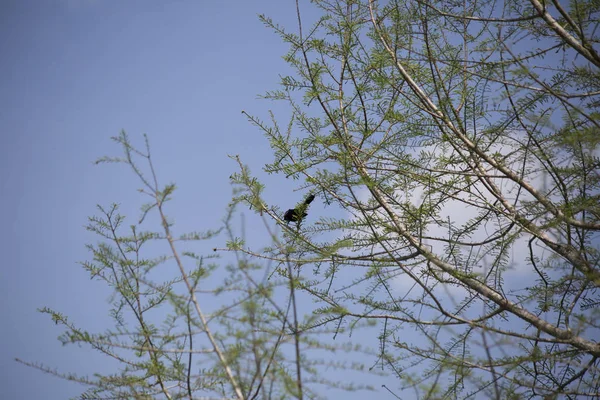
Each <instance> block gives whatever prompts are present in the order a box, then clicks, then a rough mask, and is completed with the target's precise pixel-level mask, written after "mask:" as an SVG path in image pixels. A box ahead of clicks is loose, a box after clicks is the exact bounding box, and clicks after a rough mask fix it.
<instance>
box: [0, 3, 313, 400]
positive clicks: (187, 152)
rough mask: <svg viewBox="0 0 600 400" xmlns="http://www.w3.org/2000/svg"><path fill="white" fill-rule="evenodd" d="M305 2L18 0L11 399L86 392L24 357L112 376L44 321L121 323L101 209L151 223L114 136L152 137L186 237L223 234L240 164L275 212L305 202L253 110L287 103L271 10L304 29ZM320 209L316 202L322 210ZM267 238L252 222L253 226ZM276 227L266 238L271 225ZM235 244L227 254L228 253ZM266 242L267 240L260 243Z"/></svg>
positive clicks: (7, 263) (0, 355) (9, 255)
mask: <svg viewBox="0 0 600 400" xmlns="http://www.w3.org/2000/svg"><path fill="white" fill-rule="evenodd" d="M294 4H295V2H294V1H292V0H285V1H283V0H262V1H242V0H238V1H204V0H195V1H193V0H167V1H153V0H152V1H141V0H128V1H125V2H119V1H108V0H102V1H101V0H37V1H34V0H4V1H2V2H1V4H0V7H1V8H0V51H1V54H2V56H1V59H0V74H1V75H0V76H1V78H0V85H1V86H0V152H1V154H0V185H1V186H0V191H1V196H0V202H1V207H0V210H1V211H0V212H2V221H4V224H5V227H4V229H2V230H0V235H1V238H0V246H1V254H2V267H1V268H0V274H1V279H0V301H1V304H2V308H1V310H2V311H1V318H2V326H3V329H2V330H1V331H0V339H1V340H0V343H1V345H0V370H1V371H2V374H1V375H0V380H1V381H2V388H3V394H2V397H3V398H6V399H32V400H34V399H47V400H54V399H66V398H69V397H70V396H75V395H77V394H78V393H80V392H81V391H82V390H83V389H84V387H82V386H80V385H78V384H73V383H70V382H67V381H64V380H61V379H58V378H56V377H53V376H50V375H47V374H43V373H42V372H39V371H37V370H34V369H31V368H28V367H26V366H24V365H22V364H19V363H17V362H15V361H14V358H15V357H18V358H20V359H23V360H26V361H31V362H40V363H43V364H44V365H46V366H48V367H51V368H57V369H58V370H59V371H62V372H70V371H76V372H78V373H80V374H86V373H91V372H94V371H96V370H99V371H102V372H108V371H109V370H110V367H111V364H110V363H109V362H107V359H106V358H105V357H102V356H100V355H98V354H96V353H94V352H92V351H89V350H88V349H87V348H78V347H77V346H67V347H62V345H61V344H60V343H59V342H58V341H57V340H56V338H57V336H58V335H59V334H60V333H62V329H61V328H60V327H58V326H55V325H54V324H53V323H52V321H51V320H50V318H49V317H48V316H47V315H43V314H41V313H39V312H37V311H36V309H38V308H41V307H50V308H52V309H55V310H57V311H60V312H62V313H64V314H65V315H68V316H69V317H70V319H71V320H72V321H74V322H76V323H77V324H80V325H81V326H83V327H85V328H87V329H89V330H90V331H92V332H97V331H101V330H103V328H105V327H106V326H111V325H110V323H111V321H110V320H109V319H108V317H107V312H106V310H107V303H106V301H107V299H108V298H109V296H110V291H109V290H108V289H107V288H106V287H105V286H104V284H102V283H100V282H96V281H92V280H90V278H89V275H88V273H87V272H85V271H84V270H83V269H82V268H81V267H80V266H79V265H78V264H77V263H78V261H84V260H88V259H89V258H90V257H89V253H88V252H87V251H86V249H85V247H84V246H85V244H86V243H95V242H96V238H95V237H94V236H93V235H92V234H90V233H88V232H86V231H85V229H84V226H85V224H86V222H87V217H88V216H90V215H94V214H96V209H95V206H96V204H101V205H105V206H106V205H108V204H110V203H111V202H117V203H121V204H122V209H121V212H122V213H123V214H125V215H128V216H132V217H134V218H135V217H137V216H138V215H139V212H138V207H139V205H140V204H141V203H142V202H143V201H144V199H143V198H142V197H141V195H140V194H139V193H137V191H136V189H137V188H139V186H140V185H139V183H138V181H137V180H136V179H135V177H134V176H133V175H132V174H131V173H130V172H129V171H128V170H127V169H126V167H125V166H122V165H121V166H120V165H112V164H111V165H100V166H97V165H94V163H93V161H94V160H96V159H97V158H99V157H101V156H104V155H113V156H117V155H120V149H119V148H118V146H116V145H115V144H114V143H113V142H112V141H111V140H110V137H111V136H116V135H118V133H119V131H120V130H122V129H124V130H125V131H127V132H128V134H129V135H130V137H131V139H132V141H134V142H135V143H137V144H138V145H139V144H142V143H143V142H142V134H143V133H147V134H148V135H149V138H150V141H151V145H152V148H153V159H154V162H155V165H156V167H157V169H158V174H159V178H160V179H161V181H162V183H163V184H166V183H169V182H175V183H176V184H177V186H178V190H177V192H176V196H175V197H176V200H175V201H174V202H173V203H172V204H171V207H170V209H169V215H170V216H171V217H172V218H173V219H174V220H175V221H176V222H177V228H178V229H179V232H183V231H186V230H205V229H209V228H214V227H218V226H219V223H220V220H221V219H222V217H223V215H224V213H225V207H226V205H227V202H228V201H229V200H230V198H231V186H230V184H229V176H230V175H231V173H233V172H235V171H237V166H236V164H235V162H233V161H232V160H231V159H230V158H228V157H227V155H228V154H230V155H234V154H240V156H241V157H242V160H243V161H244V162H245V163H247V164H248V165H250V167H251V168H252V171H253V172H255V173H258V174H259V176H260V177H261V179H264V182H265V183H267V188H266V190H265V196H266V197H267V198H268V199H269V201H270V202H271V203H273V204H281V207H284V206H285V205H286V204H291V205H293V204H295V203H296V202H297V201H298V200H299V198H298V196H300V194H298V193H294V192H293V189H294V188H295V184H294V182H290V181H289V180H287V181H286V180H285V178H284V177H282V176H265V175H266V174H264V173H263V174H261V173H260V168H261V166H262V165H263V164H264V163H265V162H268V161H270V156H271V152H270V149H269V146H268V142H267V141H266V140H265V139H264V137H263V136H262V134H261V133H260V132H259V131H258V129H257V128H255V127H253V126H252V125H251V124H250V123H248V121H247V119H246V117H244V115H242V113H241V111H242V110H246V111H247V112H249V113H250V114H254V115H257V116H259V117H261V118H263V119H267V118H268V110H269V109H272V110H274V111H275V112H276V113H278V115H282V116H285V115H287V111H286V110H285V109H278V107H281V106H278V105H277V104H274V103H271V102H268V101H265V100H259V99H258V96H259V95H260V94H262V93H264V92H265V91H266V90H270V89H275V88H277V83H278V81H279V77H278V76H279V74H285V73H286V71H287V67H286V64H285V62H284V61H283V60H282V58H281V57H282V56H283V55H284V54H285V52H286V51H287V47H286V45H285V44H284V43H283V42H282V41H281V40H280V39H279V37H278V36H277V35H276V34H275V33H273V32H272V31H271V30H270V29H269V28H267V27H265V26H264V25H263V24H262V23H261V22H260V21H259V19H258V17H257V15H258V14H261V13H264V14H267V15H268V16H271V17H272V18H273V19H274V20H276V21H277V22H279V23H281V24H282V25H284V26H287V27H290V29H292V30H293V29H295V26H296V25H295V23H296V14H295V5H294ZM318 207H319V205H317V204H315V207H313V209H314V210H318ZM248 230H249V231H250V232H248V234H249V236H252V235H251V234H252V232H251V230H252V227H248ZM260 231H261V232H264V228H262V229H261V230H260ZM220 240H221V242H218V241H217V243H213V244H217V245H221V246H224V240H225V239H224V238H222V239H220ZM257 240H260V238H257Z"/></svg>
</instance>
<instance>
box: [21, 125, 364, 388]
mask: <svg viewBox="0 0 600 400" xmlns="http://www.w3.org/2000/svg"><path fill="white" fill-rule="evenodd" d="M113 139H114V140H115V142H117V143H118V144H119V145H120V146H121V147H122V150H123V156H122V157H104V158H101V159H99V160H98V163H105V162H111V163H123V164H125V165H126V166H128V167H129V168H130V169H131V170H132V171H133V172H134V173H135V175H136V176H137V177H138V178H139V180H140V182H141V184H142V189H140V192H141V193H142V194H144V195H146V196H148V198H149V199H150V201H149V203H147V204H145V205H143V206H142V207H141V216H140V218H139V220H138V221H137V222H136V223H133V224H131V225H129V226H126V225H125V216H123V215H121V214H119V207H118V205H117V204H112V205H110V206H108V207H102V206H98V210H99V215H98V216H94V217H90V218H89V224H88V225H87V229H88V230H89V231H91V232H93V233H95V234H96V235H98V236H99V237H100V238H101V240H102V242H100V243H99V244H97V245H89V246H88V249H89V251H90V253H91V255H92V257H93V260H92V261H85V262H82V263H81V265H82V266H83V268H85V269H86V270H87V271H88V272H89V273H90V276H91V277H92V279H95V280H98V281H100V282H103V283H105V284H106V285H108V286H109V287H111V288H112V289H113V291H114V294H113V296H112V297H111V309H110V316H111V318H112V320H113V321H114V328H107V330H106V331H104V332H101V333H92V332H88V331H87V330H85V329H84V328H81V327H79V326H78V325H77V324H76V323H74V322H72V321H71V320H69V318H68V317H67V316H65V315H63V314H62V313H60V312H59V311H55V310H52V309H49V308H44V309H41V310H40V311H41V312H42V313H46V314H48V315H50V317H51V318H52V320H53V321H54V322H55V323H56V324H59V325H61V326H62V327H64V329H65V331H64V334H62V335H61V336H60V338H59V339H60V340H61V342H62V343H63V344H80V345H81V344H83V345H87V346H89V347H90V348H92V349H94V350H97V351H99V352H100V353H102V354H104V355H106V356H107V357H109V358H111V359H112V360H113V361H115V362H116V364H117V366H118V368H119V371H118V372H114V373H111V374H108V375H106V374H95V376H94V377H88V376H81V375H79V374H76V373H64V372H60V371H56V370H54V369H51V368H48V367H46V366H44V365H43V364H39V363H31V362H25V361H21V360H17V361H20V362H22V363H24V364H26V365H29V366H32V367H34V368H37V369H40V370H42V371H44V372H47V373H50V374H52V375H55V376H58V377H61V378H64V379H67V380H71V381H75V382H79V383H82V384H84V385H86V386H89V389H87V390H86V391H85V392H83V393H82V394H81V396H80V398H81V399H139V400H142V399H153V398H166V399H198V398H203V399H208V398H227V399H232V398H235V399H288V398H299V399H302V398H304V397H310V398H319V397H320V393H321V391H320V390H318V387H319V386H320V387H326V388H332V389H340V390H359V389H369V385H367V384H360V383H354V382H339V381H336V380H334V379H332V378H331V374H329V373H328V372H327V370H332V369H337V370H345V371H353V370H358V371H360V369H361V365H360V364H358V363H356V364H353V365H344V364H342V363H337V364H334V363H329V362H327V360H326V358H323V356H322V355H321V356H320V357H317V356H316V354H315V353H316V352H319V351H320V352H325V354H333V353H335V352H336V351H340V350H343V351H344V352H351V353H359V352H361V353H364V352H365V350H362V349H360V348H357V347H355V348H350V347H348V344H347V343H330V342H326V341H323V340H321V336H322V334H323V333H326V331H321V332H317V331H313V332H301V331H300V328H299V326H300V324H301V323H302V321H303V319H306V320H307V321H306V322H307V323H310V321H312V319H311V316H310V315H305V313H304V312H303V311H302V310H300V309H299V306H298V304H297V301H296V290H297V289H296V287H295V278H294V277H293V276H292V264H291V263H287V264H286V266H285V268H287V270H285V271H283V270H281V269H280V268H272V267H271V266H270V265H261V264H258V263H253V262H251V261H250V260H248V258H247V257H246V256H245V255H244V254H243V253H242V252H241V251H239V250H237V249H238V248H239V247H240V246H241V243H242V242H243V240H242V238H238V237H236V236H235V232H234V226H233V223H232V218H233V216H234V215H235V207H236V204H235V203H232V204H231V205H230V207H229V208H228V210H227V214H226V218H225V220H224V226H223V228H221V229H219V230H209V231H206V232H191V233H187V234H182V235H177V236H176V234H175V228H174V222H173V221H171V220H170V218H169V217H168V215H167V203H168V201H169V200H171V198H172V196H173V193H174V191H175V185H174V184H168V185H166V186H164V187H163V188H161V186H160V185H159V183H158V180H157V176H156V174H155V170H154V166H153V164H152V160H151V154H150V146H149V143H148V140H147V138H146V146H145V148H144V149H139V148H136V147H134V145H133V144H132V142H131V141H130V139H129V137H128V136H127V134H126V133H125V132H121V134H120V135H119V136H118V137H114V138H113ZM140 160H141V161H142V164H141V165H140V162H139V161H140ZM152 217H154V218H155V221H154V224H152V222H149V221H147V219H148V220H149V219H152ZM157 222H158V224H157ZM148 225H150V227H152V226H155V227H157V228H153V229H155V230H148V229H149V228H148ZM221 231H223V232H224V233H226V234H227V237H229V249H231V252H232V254H233V255H234V256H235V257H234V258H233V259H232V260H231V262H230V263H229V264H228V265H227V264H225V263H224V262H222V261H221V262H218V260H217V252H218V250H219V249H217V248H215V249H214V251H213V253H214V254H212V255H209V256H205V255H200V254H197V253H195V252H194V251H191V250H190V249H189V248H188V246H186V242H192V244H195V245H196V246H194V247H197V243H198V242H199V241H204V240H208V239H211V238H214V237H215V236H216V235H218V234H219V233H220V232H221ZM161 242H162V243H166V245H167V248H168V253H166V254H161V255H158V256H157V255H156V254H157V251H159V250H158V249H160V248H161V246H160V244H159V243H161ZM163 248H164V247H163ZM190 264H191V265H190ZM288 276H291V278H290V279H287V277H288Z"/></svg>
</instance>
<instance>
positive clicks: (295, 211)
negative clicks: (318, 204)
mask: <svg viewBox="0 0 600 400" xmlns="http://www.w3.org/2000/svg"><path fill="white" fill-rule="evenodd" d="M314 199H315V195H314V194H310V195H308V197H307V198H306V200H304V203H303V204H302V205H300V206H298V207H296V208H290V209H289V210H287V211H286V212H285V214H283V219H284V221H287V222H298V221H300V220H301V219H302V218H304V217H306V216H307V215H308V214H307V213H306V209H307V208H308V205H309V204H310V203H312V201H313V200H314Z"/></svg>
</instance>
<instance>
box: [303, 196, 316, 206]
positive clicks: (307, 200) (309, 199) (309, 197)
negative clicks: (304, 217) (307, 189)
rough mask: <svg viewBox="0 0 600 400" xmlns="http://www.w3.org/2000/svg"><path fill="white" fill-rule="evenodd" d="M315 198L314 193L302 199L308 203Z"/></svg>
mask: <svg viewBox="0 0 600 400" xmlns="http://www.w3.org/2000/svg"><path fill="white" fill-rule="evenodd" d="M314 199H315V195H314V194H310V195H308V197H307V198H306V200H304V204H306V205H308V204H310V203H312V201H313V200H314Z"/></svg>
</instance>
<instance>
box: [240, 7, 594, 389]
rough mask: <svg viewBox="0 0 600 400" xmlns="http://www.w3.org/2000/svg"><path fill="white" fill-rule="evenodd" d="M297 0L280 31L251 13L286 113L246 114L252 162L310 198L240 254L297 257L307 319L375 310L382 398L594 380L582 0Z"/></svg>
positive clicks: (587, 44) (248, 191) (254, 194)
mask: <svg viewBox="0 0 600 400" xmlns="http://www.w3.org/2000/svg"><path fill="white" fill-rule="evenodd" d="M312 3H314V4H315V6H316V7H317V9H318V12H319V13H320V14H319V15H320V17H319V18H318V19H317V20H316V21H315V22H314V24H312V25H311V26H310V27H308V28H307V25H306V21H305V19H304V17H303V14H302V13H301V7H300V5H299V2H298V1H297V2H296V4H297V11H298V26H297V29H296V30H295V32H290V31H288V30H286V29H285V28H284V27H281V26H279V25H277V24H276V23H275V22H274V21H272V20H271V19H269V18H268V17H265V16H263V17H262V19H263V21H264V23H265V24H266V25H268V26H270V27H271V28H272V29H273V30H274V31H275V32H277V33H278V34H279V35H280V36H281V38H282V39H283V40H284V41H285V42H287V43H288V44H289V46H290V50H289V52H288V53H287V55H286V56H285V60H286V61H287V62H288V63H289V64H290V65H291V67H292V68H293V69H294V71H295V72H294V74H293V75H290V76H284V77H283V78H282V80H281V89H279V90H275V91H270V92H267V94H266V95H265V97H266V98H267V99H271V100H275V101H283V102H285V103H286V104H288V105H289V108H290V110H291V113H292V116H291V118H290V120H289V123H288V124H287V129H282V128H281V127H280V126H281V124H278V123H277V119H276V118H275V117H274V116H272V122H271V123H267V122H264V121H262V120H261V119H259V118H258V117H255V116H250V115H249V119H250V121H251V122H252V123H254V124H255V125H256V126H257V127H259V128H260V130H262V131H263V132H264V133H265V135H266V136H267V138H268V140H269V141H270V144H271V147H272V149H273V153H274V161H273V162H272V163H270V164H267V165H266V166H265V168H264V170H265V171H266V172H268V173H279V174H282V175H285V176H286V177H292V178H294V179H298V180H300V182H302V183H301V187H302V188H306V189H308V190H310V191H311V192H312V193H315V194H317V196H318V197H317V200H320V201H321V202H324V203H325V204H326V206H329V207H330V208H328V209H327V210H328V215H327V216H325V215H324V216H322V217H321V218H320V219H318V220H317V221H316V222H312V223H311V221H310V219H309V220H307V221H305V222H304V223H303V224H302V226H300V227H297V229H293V228H284V229H285V230H284V236H283V240H284V242H285V244H286V245H285V246H274V247H273V248H271V249H267V251H264V252H262V253H261V254H260V257H266V258H269V259H271V260H274V261H276V262H279V263H289V262H290V260H294V262H295V263H296V264H297V267H298V268H297V269H298V271H300V272H299V279H298V286H297V287H298V289H300V290H301V291H302V292H304V293H306V294H309V295H310V296H311V297H312V298H313V300H316V301H318V302H319V304H320V305H321V306H320V307H319V308H318V309H317V310H316V313H317V314H318V315H320V319H319V320H318V321H317V322H315V323H314V325H312V327H315V326H332V327H334V328H335V327H338V326H341V327H343V326H352V325H353V324H355V323H357V322H358V321H362V322H365V321H366V322H371V323H373V324H375V325H376V327H377V328H376V329H378V333H375V334H374V335H372V341H373V342H378V343H379V348H380V351H379V355H378V358H377V359H376V360H374V362H377V363H380V364H381V366H382V368H385V369H386V371H388V372H389V373H391V374H392V375H393V376H394V377H395V380H394V379H393V380H391V381H390V382H394V384H395V387H394V389H392V387H391V386H389V388H390V390H392V391H393V392H394V393H395V394H397V395H398V396H404V395H405V394H406V393H409V392H410V393H412V395H413V396H415V397H414V398H423V399H433V398H456V399H466V398H478V399H479V398H484V397H485V398H496V399H507V398H511V399H527V398H535V397H539V398H547V399H550V398H558V397H559V396H564V397H565V398H597V397H598V396H600V374H599V372H600V371H599V369H598V366H599V360H598V358H599V357H600V344H599V343H598V337H600V330H599V329H598V328H599V327H598V321H599V320H600V318H599V317H600V312H599V308H598V306H599V305H600V295H599V286H600V266H599V250H600V249H599V247H600V246H599V243H600V240H599V230H600V190H599V189H600V188H599V183H600V172H599V171H600V170H599V166H600V159H599V157H598V154H599V147H598V145H599V142H600V113H599V109H598V107H599V105H600V73H599V71H600V55H599V54H598V50H597V49H598V43H599V36H598V29H597V28H598V20H599V16H600V6H599V3H598V2H595V1H585V0H583V1H580V0H574V1H571V2H569V4H562V3H561V2H559V1H557V0H552V1H545V2H544V1H541V0H529V1H526V2H523V1H520V0H504V1H494V0H484V1H477V2H472V1H467V0H465V1H460V2H457V1H449V0H441V1H423V0H390V1H387V2H378V1H375V0H368V1H359V0H315V1H313V2H312ZM240 165H241V164H240ZM233 180H234V182H235V183H236V184H238V185H240V186H241V187H242V188H243V189H244V190H245V191H244V192H242V193H240V194H239V196H238V197H237V198H236V199H237V200H239V201H245V202H247V203H248V204H250V205H251V208H252V209H254V210H256V211H257V212H259V213H261V215H263V216H264V218H266V219H267V220H271V221H274V222H276V223H277V224H283V221H282V220H281V215H282V212H281V210H280V209H279V208H278V207H275V206H271V205H270V204H269V201H268V199H266V198H264V196H263V187H262V185H261V184H260V181H259V180H258V178H256V177H254V176H251V175H249V174H248V173H247V171H246V170H245V169H244V167H242V172H241V173H240V174H237V175H235V176H233ZM316 202H318V201H316ZM312 216H313V221H314V218H315V211H313V212H312ZM240 250H243V249H240ZM245 251H247V253H248V254H254V255H256V254H257V253H259V252H256V251H249V250H245ZM308 264H313V265H315V268H312V269H311V268H309V267H307V265H308ZM288 278H290V277H289V276H288ZM310 328H311V326H308V325H307V326H303V328H302V329H303V331H308V332H310ZM378 365H379V364H378Z"/></svg>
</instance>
